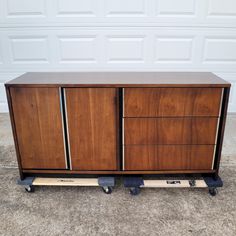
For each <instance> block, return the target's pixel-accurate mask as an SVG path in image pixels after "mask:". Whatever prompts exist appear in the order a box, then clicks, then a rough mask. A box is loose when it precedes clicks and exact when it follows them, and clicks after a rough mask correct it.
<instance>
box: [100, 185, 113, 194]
mask: <svg viewBox="0 0 236 236" xmlns="http://www.w3.org/2000/svg"><path fill="white" fill-rule="evenodd" d="M102 190H103V192H104V193H105V194H111V193H112V187H109V186H106V187H102Z"/></svg>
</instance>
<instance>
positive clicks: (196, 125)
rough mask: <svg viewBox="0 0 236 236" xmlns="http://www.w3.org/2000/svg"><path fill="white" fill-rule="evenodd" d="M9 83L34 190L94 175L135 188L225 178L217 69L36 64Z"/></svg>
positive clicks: (107, 187) (225, 89)
mask: <svg viewBox="0 0 236 236" xmlns="http://www.w3.org/2000/svg"><path fill="white" fill-rule="evenodd" d="M5 86H6V93H7V98H8V105H9V111H10V117H11V124H12V130H13V136H14V141H15V148H16V153H17V160H18V166H19V172H20V180H19V184H22V185H25V186H26V190H27V191H31V190H32V189H33V186H35V185H69V186H72V185H73V186H81V185H82V186H84V185H88V186H95V185H96V186H101V187H102V188H103V190H104V191H105V192H107V193H109V192H111V191H112V188H113V187H114V184H112V183H115V179H114V178H115V177H116V176H123V178H124V185H125V187H127V188H129V189H130V192H131V194H134V195H135V194H136V193H139V191H140V189H141V188H143V187H192V188H193V187H208V188H209V192H210V193H211V194H212V195H215V194H216V188H217V187H221V186H222V184H223V183H222V181H221V179H220V177H219V166H220V159H221V150H222V143H223V136H224V128H225V121H226V115H227V106H228V99H229V92H230V83H228V82H226V81H224V80H222V79H221V78H219V77H218V76H216V75H214V74H212V73H209V72H34V73H32V72H31V73H26V74H24V75H22V76H20V77H18V78H16V79H14V80H12V81H10V82H8V83H6V84H5ZM148 175H152V176H154V177H155V178H156V180H152V181H151V180H147V179H145V178H146V176H148ZM162 175H165V176H167V177H168V176H170V175H171V176H173V178H172V179H171V180H168V179H166V180H163V179H160V178H159V177H161V176H162ZM179 175H184V176H185V179H178V176H179ZM94 176H95V177H96V179H95V178H93V179H88V178H92V177H94ZM193 176H198V178H193ZM83 178H85V179H83ZM101 178H102V179H101ZM104 178H105V179H104ZM106 178H107V179H106ZM69 179H70V180H69ZM100 181H102V184H101V182H100ZM103 181H105V183H103ZM106 181H108V182H109V181H110V182H109V184H108V183H107V182H106Z"/></svg>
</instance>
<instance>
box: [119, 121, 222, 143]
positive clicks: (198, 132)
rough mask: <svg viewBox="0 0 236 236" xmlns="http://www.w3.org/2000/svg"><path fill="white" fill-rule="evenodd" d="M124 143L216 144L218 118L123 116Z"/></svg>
mask: <svg viewBox="0 0 236 236" xmlns="http://www.w3.org/2000/svg"><path fill="white" fill-rule="evenodd" d="M123 119H124V144H126V145H129V144H215V138H216V130H217V123H218V118H213V117H211V118H209V117H179V118H123Z"/></svg>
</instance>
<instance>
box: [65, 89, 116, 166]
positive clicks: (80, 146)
mask: <svg viewBox="0 0 236 236" xmlns="http://www.w3.org/2000/svg"><path fill="white" fill-rule="evenodd" d="M117 94H118V92H117V89H115V88H66V89H65V100H66V111H67V122H68V136H69V149H70V157H71V165H72V169H73V170H117V168H118V160H117V141H118V140H117V133H118V131H117V119H118V117H117V116H118V114H117Z"/></svg>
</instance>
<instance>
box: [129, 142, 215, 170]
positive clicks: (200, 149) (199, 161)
mask: <svg viewBox="0 0 236 236" xmlns="http://www.w3.org/2000/svg"><path fill="white" fill-rule="evenodd" d="M214 148H215V146H214V145H130V146H125V170H210V169H212V160H213V153H214Z"/></svg>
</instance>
